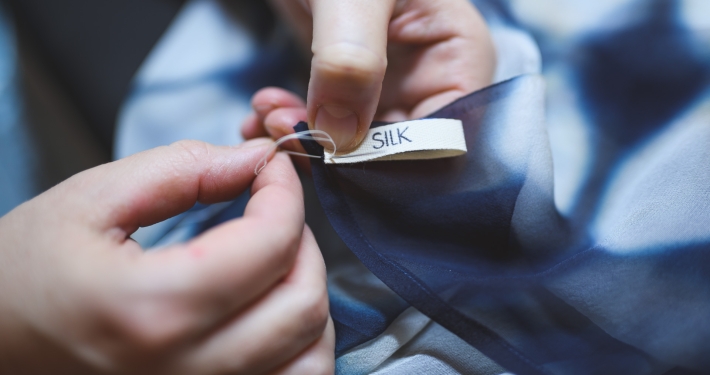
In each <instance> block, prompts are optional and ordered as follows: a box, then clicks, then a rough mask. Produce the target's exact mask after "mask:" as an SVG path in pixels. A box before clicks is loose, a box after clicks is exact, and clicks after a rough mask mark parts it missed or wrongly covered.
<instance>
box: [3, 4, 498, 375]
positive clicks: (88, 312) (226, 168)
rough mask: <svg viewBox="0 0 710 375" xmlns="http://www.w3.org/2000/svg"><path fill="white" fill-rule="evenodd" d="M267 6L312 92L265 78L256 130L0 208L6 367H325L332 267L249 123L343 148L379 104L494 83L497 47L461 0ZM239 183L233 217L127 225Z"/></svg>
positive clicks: (148, 156)
mask: <svg viewBox="0 0 710 375" xmlns="http://www.w3.org/2000/svg"><path fill="white" fill-rule="evenodd" d="M272 5H273V6H274V7H275V9H276V10H277V11H278V12H279V13H280V14H281V15H282V16H283V18H284V20H285V21H286V22H288V23H289V24H290V25H291V26H292V27H293V28H294V30H295V32H296V33H297V34H298V35H299V36H300V37H301V39H302V41H303V42H304V43H305V44H306V45H310V46H311V50H312V51H313V53H314V55H313V62H312V70H311V82H310V85H309V92H308V98H307V101H306V102H304V101H303V100H302V99H301V98H298V97H297V96H295V95H293V94H292V93H289V92H287V91H285V90H282V89H278V88H267V89H263V90H261V91H260V92H259V93H257V94H256V95H255V97H254V98H253V106H254V109H255V112H254V114H252V115H251V116H250V117H249V119H247V120H246V122H245V124H244V126H243V128H242V131H243V133H244V135H245V138H248V139H254V138H257V139H254V140H252V141H250V142H246V143H245V144H243V145H242V146H240V147H238V148H230V147H216V146H212V145H208V144H205V143H201V142H195V141H186V142H179V143H177V144H174V145H171V146H166V147H161V148H157V149H153V150H149V151H146V152H143V153H139V154H136V155H134V156H131V157H128V158H125V159H122V160H119V161H116V162H113V163H109V164H106V165H102V166H99V167H96V168H93V169H91V170H88V171H85V172H82V173H80V174H78V175H76V176H74V177H72V178H70V179H68V180H67V181H65V182H63V183H61V184H59V185H57V186H56V187H54V188H52V189H50V190H49V191H47V192H45V193H44V194H42V195H40V196H38V197H37V198H35V199H33V200H31V201H29V202H26V203H25V204H23V205H21V206H19V207H18V208H16V209H15V210H13V211H12V212H10V213H9V214H7V215H6V216H4V217H2V218H0V239H1V241H0V373H12V374H47V373H52V374H62V373H67V374H109V373H110V374H178V375H179V374H308V375H318V374H332V373H333V371H334V358H333V356H334V355H333V352H334V345H335V334H334V330H333V324H332V321H331V319H330V317H329V313H328V298H327V290H326V277H325V267H324V264H323V259H322V256H321V254H320V251H319V249H318V246H317V244H316V243H315V240H314V238H313V235H312V234H311V232H310V230H309V229H308V227H307V226H306V225H305V223H304V214H303V211H304V209H303V196H302V191H301V187H300V183H299V181H298V177H297V175H296V173H295V170H294V168H293V166H292V165H291V163H290V162H289V161H288V158H287V157H286V156H285V155H283V154H277V155H275V156H274V157H273V158H272V159H271V160H270V162H269V163H268V165H267V166H266V168H265V169H264V170H263V171H262V172H261V173H260V174H259V176H258V177H255V176H254V173H253V170H254V167H255V166H256V164H257V163H258V161H259V159H260V158H261V157H262V156H263V155H264V153H265V152H266V151H267V149H268V147H269V145H270V144H271V143H270V141H268V140H266V139H263V138H259V137H264V136H271V137H274V138H278V137H280V136H282V135H285V134H288V133H290V132H292V129H291V128H292V126H293V125H294V124H295V123H296V122H298V121H300V120H306V121H308V123H309V126H310V127H311V128H320V129H323V130H326V131H328V132H329V133H330V134H331V135H332V136H333V138H335V139H336V141H337V142H338V144H339V149H340V150H341V151H347V150H348V149H352V148H353V147H355V146H356V145H357V144H358V143H359V142H361V140H362V137H363V136H364V134H365V132H366V130H367V128H368V127H369V124H370V122H371V121H372V120H373V119H382V120H386V121H398V120H404V119H410V118H417V117H420V116H423V115H426V114H427V113H429V112H431V111H433V110H435V109H437V108H439V107H441V106H442V105H445V104H447V103H449V102H450V101H452V100H454V99H456V98H458V97H460V96H462V95H465V94H466V93H469V92H471V91H474V90H476V89H479V88H482V87H484V86H486V85H488V84H489V83H490V81H491V78H492V75H493V69H494V66H495V53H494V51H493V47H492V43H491V41H490V37H489V36H488V33H487V30H486V27H485V24H484V22H483V20H482V18H481V17H480V15H479V14H478V12H477V11H476V10H475V9H474V8H473V7H472V6H471V5H470V4H469V3H468V1H467V0H439V1H434V0H398V1H396V0H338V1H332V0H303V1H297V0H273V1H272ZM323 111H325V112H323ZM291 147H292V148H293V149H294V150H297V151H301V152H302V151H303V150H301V149H300V146H299V145H298V143H297V142H293V143H292V144H291ZM303 161H305V160H304V159H299V162H303ZM246 189H251V193H252V197H251V199H250V201H249V204H248V206H247V209H246V212H245V214H244V217H243V218H240V219H236V220H233V221H230V222H227V223H224V224H222V225H220V226H217V227H215V228H212V229H211V230H209V231H208V232H206V233H204V234H202V235H200V236H198V237H196V238H194V239H193V240H191V241H189V242H188V243H186V244H180V245H174V246H171V247H168V248H163V249H160V250H158V251H149V252H146V251H144V249H141V248H140V246H139V245H138V244H137V243H136V242H134V241H132V240H131V239H130V235H131V234H132V233H133V232H135V231H136V230H137V229H138V228H139V227H143V226H147V225H150V224H153V223H156V222H159V221H161V220H164V219H166V218H169V217H171V216H174V215H176V214H178V213H180V212H183V211H185V210H187V209H188V208H190V207H191V206H192V205H194V204H195V202H203V203H214V202H220V201H226V200H229V199H232V198H235V197H236V196H237V195H239V194H240V193H241V192H243V191H244V190H246Z"/></svg>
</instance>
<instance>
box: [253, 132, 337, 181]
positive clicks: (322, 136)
mask: <svg viewBox="0 0 710 375" xmlns="http://www.w3.org/2000/svg"><path fill="white" fill-rule="evenodd" d="M294 139H304V140H307V141H322V142H330V144H332V145H333V154H335V151H336V150H337V147H336V145H335V141H333V138H331V137H330V135H328V133H326V132H324V131H322V130H304V131H302V132H297V133H293V134H289V135H285V136H283V137H281V138H279V139H278V140H277V141H276V142H274V144H273V145H271V147H269V150H268V151H267V152H266V154H264V157H262V158H261V159H260V160H259V163H257V164H256V167H254V174H255V175H257V176H258V175H259V173H260V172H261V171H262V170H263V169H264V168H266V164H267V163H268V160H269V156H271V154H272V153H273V152H274V151H276V149H277V148H279V146H281V145H282V144H284V143H286V142H288V141H291V140H294ZM283 152H285V153H287V154H290V155H296V156H304V157H307V158H314V159H318V158H320V156H316V155H311V154H304V153H302V152H294V151H288V150H284V151H283Z"/></svg>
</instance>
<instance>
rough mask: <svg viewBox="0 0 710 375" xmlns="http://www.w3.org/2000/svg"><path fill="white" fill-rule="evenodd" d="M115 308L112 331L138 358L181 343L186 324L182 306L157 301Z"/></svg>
mask: <svg viewBox="0 0 710 375" xmlns="http://www.w3.org/2000/svg"><path fill="white" fill-rule="evenodd" d="M126 305H127V306H125V307H122V308H118V309H114V314H112V315H111V319H110V324H111V328H112V329H111V331H113V332H114V333H115V335H116V336H118V338H119V340H120V341H121V342H123V343H124V345H125V347H126V348H127V349H128V351H129V352H131V353H134V354H136V355H138V356H140V357H143V356H152V355H154V354H156V353H160V352H164V351H167V350H169V349H170V348H172V347H173V346H174V345H176V344H178V343H179V342H180V339H181V338H182V337H183V336H185V335H186V333H187V330H188V325H187V324H186V320H185V314H184V313H182V312H181V309H178V308H176V307H173V306H171V305H170V304H169V303H164V302H160V301H150V300H143V301H131V303H128V304H126Z"/></svg>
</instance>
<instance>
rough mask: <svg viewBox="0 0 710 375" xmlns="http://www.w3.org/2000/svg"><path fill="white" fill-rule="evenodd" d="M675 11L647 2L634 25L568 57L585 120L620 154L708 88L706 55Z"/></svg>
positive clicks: (598, 37) (597, 37) (589, 41)
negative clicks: (611, 141)
mask: <svg viewBox="0 0 710 375" xmlns="http://www.w3.org/2000/svg"><path fill="white" fill-rule="evenodd" d="M677 8H678V2H675V1H667V0H652V1H648V2H646V4H644V6H640V7H639V9H638V10H637V12H638V15H637V17H638V21H636V22H634V23H632V24H630V25H624V27H622V28H617V29H612V30H610V31H605V32H600V33H597V34H592V35H590V36H589V37H587V38H586V40H585V41H583V42H582V43H581V44H580V45H579V46H578V47H577V50H576V51H575V52H574V61H575V62H577V63H578V64H577V65H576V69H577V74H578V80H579V83H580V88H581V93H582V95H584V97H585V100H584V101H583V103H585V104H586V105H587V113H588V116H589V117H590V118H591V119H592V121H593V122H594V123H595V124H596V125H597V128H598V129H599V130H600V131H601V132H604V134H605V135H606V136H607V137H609V138H610V139H613V140H614V142H615V143H617V145H618V147H619V148H620V149H621V150H623V147H625V146H629V145H630V144H631V143H634V142H637V141H639V140H641V139H643V138H645V137H646V136H648V135H649V134H652V133H654V132H655V131H657V130H658V129H659V128H661V126H662V125H664V124H666V123H667V122H668V121H669V120H670V119H671V118H672V117H673V116H675V115H676V114H677V113H678V112H679V111H681V110H682V109H683V108H685V107H687V106H688V105H689V104H691V103H693V99H694V98H695V97H696V96H698V95H699V94H700V93H701V91H702V90H704V88H705V87H706V86H707V84H708V83H709V82H710V65H708V63H707V57H706V54H707V52H708V51H707V50H706V51H702V50H701V48H702V47H701V46H702V44H701V43H698V41H696V40H695V39H694V38H693V37H692V36H691V34H690V31H689V30H687V29H686V28H685V26H684V25H682V24H680V23H679V22H678V20H677V12H678V9H677ZM705 49H707V47H705Z"/></svg>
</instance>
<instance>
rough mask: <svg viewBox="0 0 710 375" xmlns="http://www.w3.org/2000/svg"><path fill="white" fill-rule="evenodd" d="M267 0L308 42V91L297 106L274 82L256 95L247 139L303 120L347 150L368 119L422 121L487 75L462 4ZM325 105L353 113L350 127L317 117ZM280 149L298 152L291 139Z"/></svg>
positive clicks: (491, 60) (487, 64)
mask: <svg viewBox="0 0 710 375" xmlns="http://www.w3.org/2000/svg"><path fill="white" fill-rule="evenodd" d="M271 3H272V5H273V6H274V8H275V9H276V10H277V11H278V12H279V14H281V15H282V17H283V18H284V19H285V20H286V21H287V23H289V24H290V25H292V27H293V29H294V30H295V32H296V35H298V36H299V37H300V38H301V39H302V40H303V42H304V43H305V44H306V45H310V46H311V51H312V52H313V59H312V64H311V79H310V83H309V86H308V97H307V100H306V101H305V102H304V101H303V100H302V99H301V98H299V97H297V96H296V95H294V94H292V93H290V92H288V91H286V90H283V89H280V88H275V87H270V88H265V89H262V90H260V91H259V92H257V93H256V94H255V95H254V97H253V99H252V105H253V108H254V113H253V114H252V115H250V116H249V117H248V118H247V119H246V121H245V122H244V124H243V126H242V133H243V135H244V137H245V138H247V139H250V138H253V137H258V136H267V135H268V136H271V137H273V138H279V137H281V136H283V135H286V134H290V133H292V132H293V130H292V127H293V125H295V124H296V123H297V122H298V121H307V122H308V124H309V127H310V128H311V129H320V130H324V131H326V132H328V133H329V134H330V135H331V136H332V137H333V139H334V140H335V141H336V143H337V144H338V150H339V151H342V152H348V151H350V150H352V149H354V148H355V147H356V146H357V145H359V144H360V143H361V142H362V140H363V138H364V136H365V135H366V133H367V130H368V129H369V125H370V123H371V122H372V120H373V119H377V120H383V121H402V120H406V119H413V118H418V117H423V116H425V115H427V114H429V113H431V112H433V111H434V110H436V109H438V108H440V107H442V106H444V105H446V104H448V103H450V102H452V101H453V100H455V99H457V98H459V97H461V96H463V95H465V94H468V93H470V92H472V91H475V90H478V89H480V88H483V87H485V86H487V85H489V84H490V83H491V80H492V78H493V74H494V70H495V51H494V48H493V43H492V41H491V38H490V35H489V34H488V30H487V27H486V25H485V22H484V20H483V18H482V17H481V16H480V14H479V13H478V11H477V10H476V9H475V8H474V7H473V5H471V3H470V2H469V1H468V0H398V1H395V0H338V1H329V0H303V1H293V0H272V1H271ZM325 107H329V108H331V107H332V108H336V109H337V110H336V111H334V112H340V113H336V115H342V112H345V111H351V112H352V113H354V116H355V117H354V118H356V119H357V121H356V122H357V123H356V128H355V130H353V126H352V120H353V118H352V117H347V116H345V117H342V118H337V117H338V116H335V115H322V113H323V108H325ZM331 112H333V111H331ZM324 146H326V147H328V146H329V145H327V144H324ZM286 147H287V148H290V149H291V150H293V151H298V152H303V150H302V149H301V148H300V145H299V144H298V142H290V143H289V144H287V145H286ZM299 162H302V161H299Z"/></svg>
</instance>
